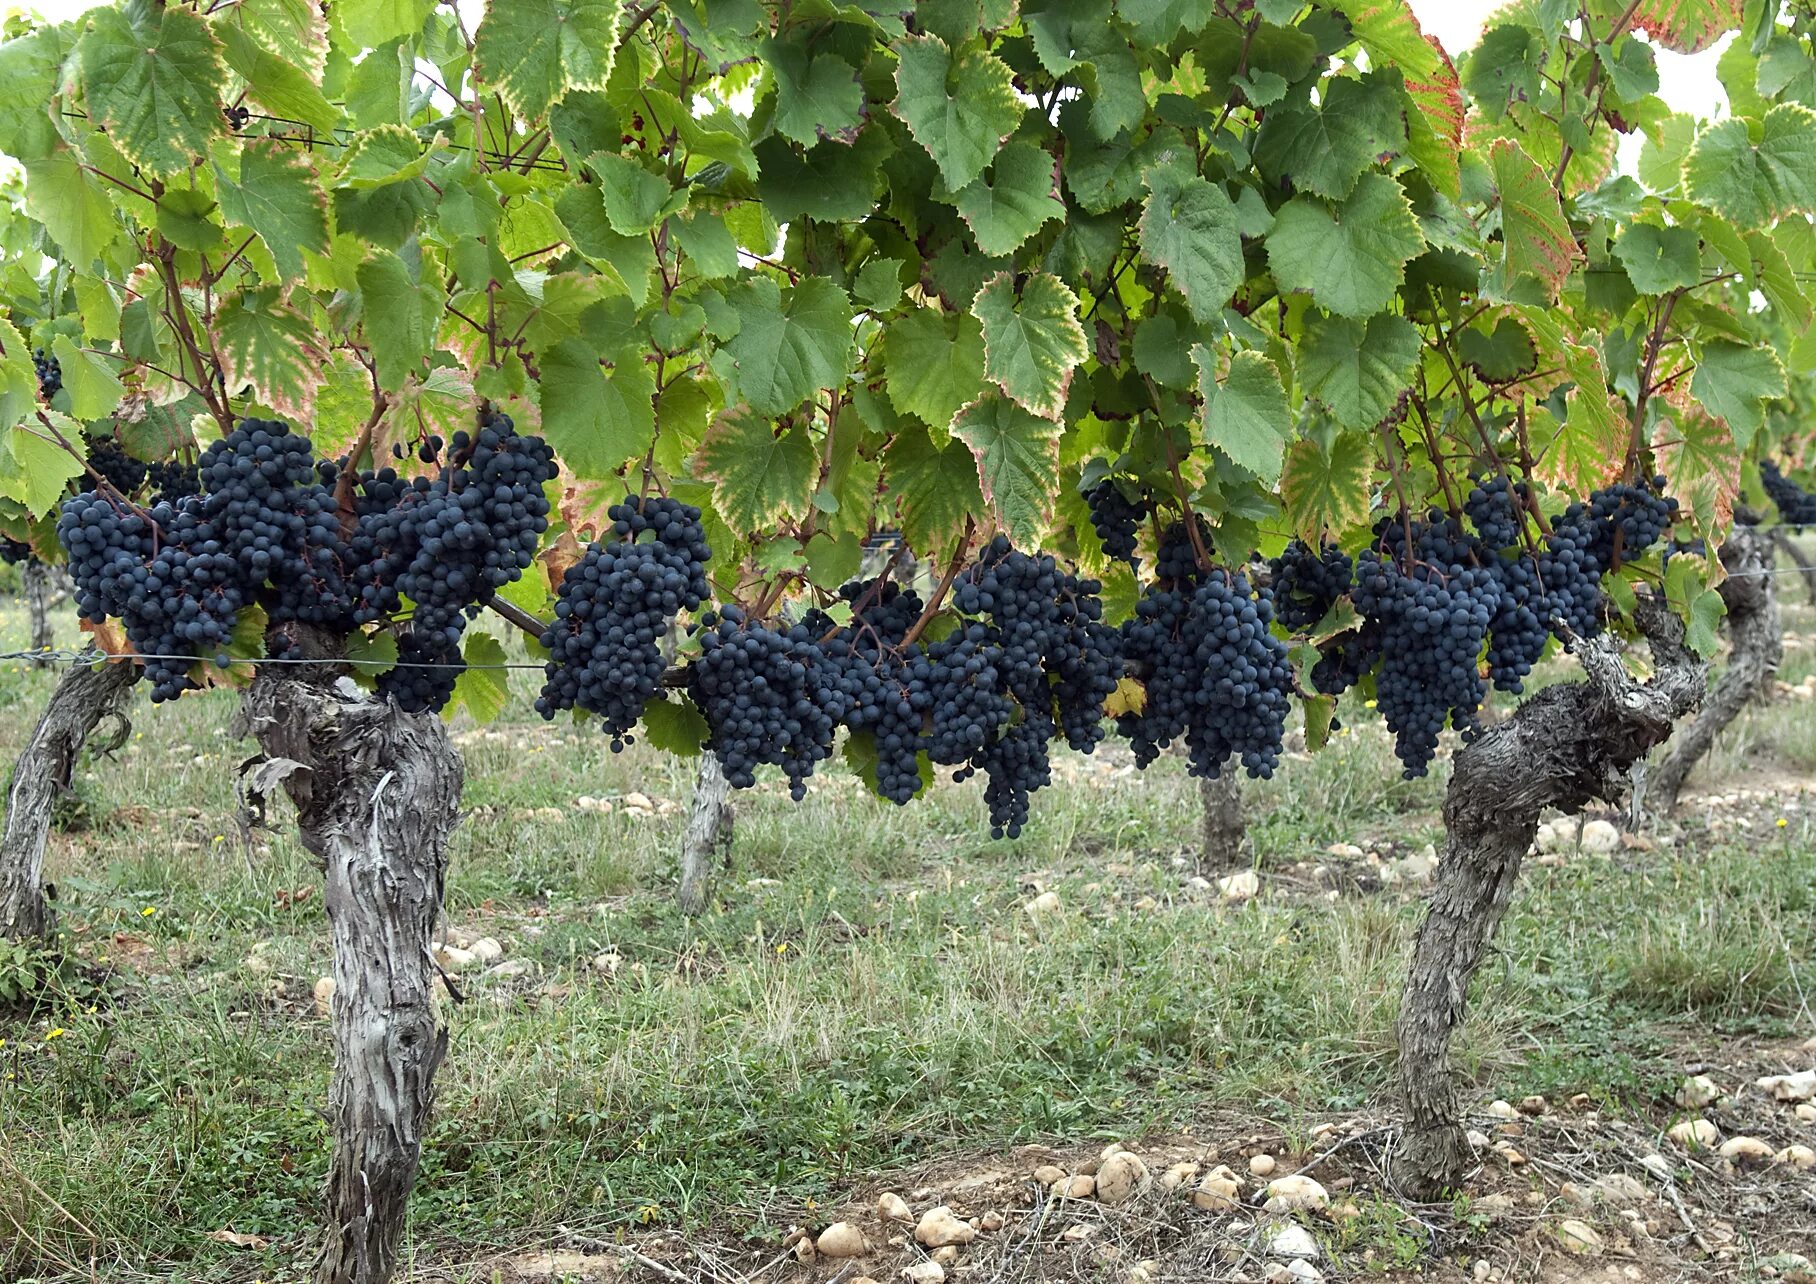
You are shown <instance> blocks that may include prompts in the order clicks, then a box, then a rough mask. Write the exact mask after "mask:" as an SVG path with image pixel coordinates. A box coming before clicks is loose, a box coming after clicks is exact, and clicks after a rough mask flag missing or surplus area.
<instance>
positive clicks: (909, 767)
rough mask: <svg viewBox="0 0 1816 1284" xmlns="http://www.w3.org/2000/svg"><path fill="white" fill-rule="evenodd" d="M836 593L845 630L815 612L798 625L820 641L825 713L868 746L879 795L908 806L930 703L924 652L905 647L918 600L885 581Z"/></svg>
mask: <svg viewBox="0 0 1816 1284" xmlns="http://www.w3.org/2000/svg"><path fill="white" fill-rule="evenodd" d="M839 592H840V596H841V597H842V598H843V599H844V600H845V601H846V603H848V604H849V605H850V607H851V612H852V615H851V622H850V623H849V624H846V625H843V626H839V625H835V624H834V623H833V621H832V619H831V617H830V616H828V615H826V614H825V613H824V612H821V611H818V610H814V611H809V612H808V613H807V615H806V617H805V618H804V619H803V620H802V623H803V625H805V626H806V628H807V629H808V631H809V632H810V633H812V634H813V635H814V636H816V637H818V638H820V651H821V654H822V655H823V656H824V657H825V670H824V675H825V681H826V685H825V687H824V688H823V690H824V692H825V696H826V701H827V712H828V713H829V714H831V715H832V716H833V718H834V719H835V720H836V721H838V722H840V723H842V724H843V725H844V726H845V727H846V728H847V729H848V730H850V731H851V732H852V733H853V734H854V735H855V736H859V737H863V738H866V739H867V740H868V741H869V745H870V748H871V750H872V752H873V753H874V755H875V759H876V772H875V774H876V791H877V793H878V794H879V795H881V796H882V797H884V798H886V799H888V800H889V801H890V802H893V803H897V804H902V803H906V802H908V801H909V800H910V799H912V798H913V797H914V796H915V795H916V794H918V793H919V792H920V789H921V767H920V755H921V753H922V750H923V748H924V747H925V746H923V744H922V736H923V731H922V728H923V723H924V721H925V718H926V713H927V709H928V707H929V706H930V704H931V702H932V693H931V691H930V690H929V687H930V685H931V684H930V678H931V674H930V672H929V665H928V661H927V656H926V652H925V651H924V650H922V649H920V648H918V647H911V646H908V645H906V643H907V637H908V634H909V632H910V631H911V630H912V629H913V628H914V625H915V622H916V621H917V620H919V619H920V617H921V612H922V603H921V599H920V597H919V596H918V595H916V594H915V593H914V592H913V591H911V590H906V589H903V588H901V587H900V586H899V585H896V584H892V583H889V582H887V581H872V582H870V583H853V584H847V585H845V587H844V588H842V589H841V590H840V591H839Z"/></svg>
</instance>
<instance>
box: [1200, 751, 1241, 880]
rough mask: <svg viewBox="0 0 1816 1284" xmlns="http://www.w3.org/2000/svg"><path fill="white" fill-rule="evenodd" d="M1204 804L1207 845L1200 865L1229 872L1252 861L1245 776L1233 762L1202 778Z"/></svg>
mask: <svg viewBox="0 0 1816 1284" xmlns="http://www.w3.org/2000/svg"><path fill="white" fill-rule="evenodd" d="M1198 797H1199V799H1200V801H1202V802H1203V803H1204V845H1203V850H1202V851H1201V852H1200V853H1199V865H1200V868H1202V869H1203V870H1204V871H1205V872H1207V873H1218V874H1228V873H1230V872H1232V871H1233V870H1238V869H1241V868H1242V867H1243V866H1245V865H1247V864H1248V850H1247V843H1246V841H1245V840H1246V839H1247V837H1248V829H1247V827H1246V826H1245V825H1244V824H1243V820H1242V777H1241V776H1239V775H1238V774H1237V773H1236V768H1235V766H1234V765H1233V764H1231V765H1226V766H1225V768H1224V770H1223V773H1222V774H1221V775H1219V776H1216V777H1214V778H1200V779H1199V781H1198Z"/></svg>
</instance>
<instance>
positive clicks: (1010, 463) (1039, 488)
mask: <svg viewBox="0 0 1816 1284" xmlns="http://www.w3.org/2000/svg"><path fill="white" fill-rule="evenodd" d="M1059 434H1060V426H1059V424H1058V423H1056V422H1054V421H1053V420H1051V419H1046V418H1042V417H1041V416H1040V415H1037V414H1032V413H1030V412H1029V411H1027V410H1025V409H1023V408H1022V407H1021V406H1018V405H1017V404H1015V402H1013V401H1010V400H1008V399H1007V398H1006V397H997V396H986V397H982V398H980V399H979V400H977V401H974V402H972V403H971V404H970V405H968V406H966V407H965V408H964V409H963V410H961V411H960V412H959V415H958V418H957V419H955V420H954V421H953V423H952V435H953V436H954V437H957V438H958V439H959V440H960V441H962V442H964V443H965V445H966V446H968V447H970V449H971V454H972V457H973V458H975V459H976V460H977V479H978V488H979V490H980V491H981V493H982V494H983V497H984V502H985V503H986V504H988V505H989V506H990V508H991V511H993V512H994V513H995V514H996V518H997V522H998V523H999V524H1000V525H1001V527H1002V529H1003V530H1004V532H1006V533H1007V534H1008V536H1009V538H1010V539H1011V540H1013V541H1014V542H1015V543H1017V544H1019V545H1020V546H1021V547H1023V548H1036V547H1038V546H1039V544H1040V539H1041V536H1042V535H1043V534H1045V533H1046V530H1047V527H1048V526H1049V525H1051V523H1052V521H1053V505H1054V503H1055V501H1056V500H1057V499H1058V497H1059Z"/></svg>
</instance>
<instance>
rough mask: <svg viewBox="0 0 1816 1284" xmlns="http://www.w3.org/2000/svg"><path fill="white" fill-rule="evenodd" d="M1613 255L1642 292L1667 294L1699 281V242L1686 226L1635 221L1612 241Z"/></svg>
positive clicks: (1700, 269) (1700, 262)
mask: <svg viewBox="0 0 1816 1284" xmlns="http://www.w3.org/2000/svg"><path fill="white" fill-rule="evenodd" d="M1614 257H1615V258H1617V259H1619V260H1620V261H1621V266H1622V267H1624V268H1626V269H1627V279H1628V280H1630V281H1632V282H1633V288H1634V289H1636V290H1638V291H1639V292H1640V293H1641V294H1667V293H1669V292H1670V291H1672V290H1679V289H1687V288H1688V287H1690V286H1692V285H1695V284H1696V283H1697V282H1698V281H1700V280H1702V242H1701V241H1700V240H1698V238H1697V235H1696V233H1695V232H1694V231H1692V230H1691V229H1689V228H1687V227H1655V226H1653V225H1652V224H1651V223H1634V224H1632V225H1631V226H1630V227H1628V228H1627V230H1626V231H1625V232H1622V233H1621V239H1620V240H1618V241H1616V242H1615V243H1614Z"/></svg>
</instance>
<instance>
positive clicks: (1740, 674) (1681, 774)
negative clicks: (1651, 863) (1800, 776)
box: [1645, 526, 1784, 816]
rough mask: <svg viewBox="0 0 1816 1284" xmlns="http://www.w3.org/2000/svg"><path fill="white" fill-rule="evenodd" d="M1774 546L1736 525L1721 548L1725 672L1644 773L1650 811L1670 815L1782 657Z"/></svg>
mask: <svg viewBox="0 0 1816 1284" xmlns="http://www.w3.org/2000/svg"><path fill="white" fill-rule="evenodd" d="M1774 551H1775V550H1774V548H1773V543H1772V541H1771V540H1770V539H1769V538H1767V536H1766V534H1765V533H1764V532H1762V531H1758V530H1755V529H1754V528H1752V527H1749V526H1736V527H1735V528H1734V531H1733V533H1732V534H1731V535H1730V536H1729V537H1728V542H1727V543H1725V544H1723V545H1722V547H1721V562H1722V565H1723V566H1725V567H1726V568H1727V570H1728V578H1727V579H1726V580H1724V581H1722V584H1721V587H1720V589H1719V592H1720V593H1721V600H1722V601H1723V602H1724V603H1726V604H1727V608H1728V640H1729V643H1730V649H1729V653H1728V665H1727V668H1725V669H1724V670H1722V675H1721V677H1720V679H1718V680H1717V681H1716V683H1715V688H1714V690H1713V691H1711V692H1710V693H1709V697H1708V699H1706V700H1705V701H1703V706H1702V711H1701V712H1700V713H1698V714H1697V715H1696V719H1695V720H1694V721H1693V722H1691V724H1690V725H1689V726H1688V727H1686V728H1685V729H1684V730H1682V731H1680V732H1679V733H1678V734H1677V735H1676V736H1674V737H1672V740H1671V752H1670V753H1668V754H1667V755H1665V758H1664V760H1663V761H1662V762H1659V763H1657V764H1655V765H1653V766H1651V767H1649V768H1648V770H1647V772H1646V787H1645V793H1646V797H1645V804H1646V810H1647V811H1649V812H1650V813H1651V814H1652V815H1654V816H1668V815H1670V814H1671V812H1672V811H1673V810H1675V808H1676V807H1677V796H1678V795H1679V794H1680V793H1682V792H1683V787H1684V781H1685V780H1686V779H1688V778H1689V775H1690V772H1691V771H1692V770H1693V769H1694V768H1695V767H1696V764H1697V763H1699V762H1701V761H1702V760H1703V757H1704V756H1705V755H1706V754H1707V753H1708V752H1709V749H1710V748H1711V747H1712V746H1713V745H1714V743H1715V740H1716V737H1718V736H1720V735H1721V733H1722V732H1724V731H1726V730H1727V729H1728V726H1729V724H1730V723H1732V722H1733V721H1734V719H1735V718H1737V717H1738V716H1739V715H1740V711H1741V710H1742V709H1744V708H1745V707H1746V706H1747V704H1748V703H1749V702H1750V701H1752V700H1753V699H1754V698H1755V697H1757V696H1758V695H1759V694H1760V693H1761V692H1763V691H1764V690H1765V689H1766V685H1767V684H1768V683H1769V682H1770V681H1771V680H1772V676H1773V675H1774V674H1775V673H1777V672H1778V664H1779V661H1780V660H1782V659H1783V658H1784V629H1783V626H1782V625H1781V624H1780V622H1779V619H1778V592H1777V587H1776V584H1775V582H1774V581H1775V577H1774V576H1772V575H1770V574H1767V573H1766V572H1769V571H1771V570H1772V569H1773V566H1772V564H1773V560H1774V558H1773V553H1774Z"/></svg>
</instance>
